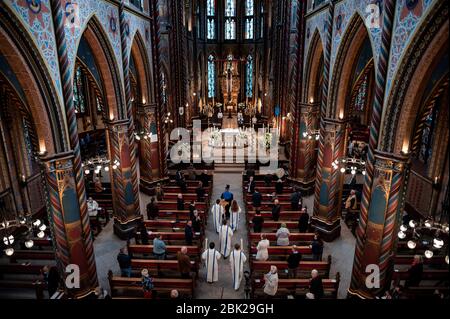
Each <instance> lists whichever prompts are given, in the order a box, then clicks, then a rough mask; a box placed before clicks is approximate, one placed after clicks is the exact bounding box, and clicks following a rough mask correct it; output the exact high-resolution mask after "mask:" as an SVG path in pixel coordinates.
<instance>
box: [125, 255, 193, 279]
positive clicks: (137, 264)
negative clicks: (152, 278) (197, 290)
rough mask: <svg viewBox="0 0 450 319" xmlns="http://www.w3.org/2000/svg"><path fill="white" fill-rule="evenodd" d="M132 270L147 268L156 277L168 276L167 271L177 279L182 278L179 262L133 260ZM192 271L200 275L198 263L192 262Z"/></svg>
mask: <svg viewBox="0 0 450 319" xmlns="http://www.w3.org/2000/svg"><path fill="white" fill-rule="evenodd" d="M131 268H132V269H135V270H139V271H141V270H142V269H144V268H146V269H148V271H149V272H151V273H153V274H155V275H158V274H160V273H162V272H164V274H165V275H167V271H169V272H171V273H172V274H173V273H176V277H179V276H180V273H179V270H178V261H177V260H152V259H132V260H131ZM191 271H193V272H195V273H196V274H197V275H198V263H197V262H196V261H193V260H191Z"/></svg>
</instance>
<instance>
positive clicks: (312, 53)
mask: <svg viewBox="0 0 450 319" xmlns="http://www.w3.org/2000/svg"><path fill="white" fill-rule="evenodd" d="M321 60H322V61H323V46H322V39H321V37H320V33H319V31H318V30H317V29H316V30H315V31H314V34H313V37H312V40H311V44H310V46H309V50H308V56H307V58H306V68H305V87H304V93H303V101H304V102H305V103H306V102H308V101H310V100H311V97H312V98H313V99H314V98H315V97H314V92H315V91H316V88H317V85H319V83H318V79H319V77H320V76H319V74H320V73H323V64H322V70H320V69H319V68H320V65H321V63H320V61H321ZM313 102H319V101H313Z"/></svg>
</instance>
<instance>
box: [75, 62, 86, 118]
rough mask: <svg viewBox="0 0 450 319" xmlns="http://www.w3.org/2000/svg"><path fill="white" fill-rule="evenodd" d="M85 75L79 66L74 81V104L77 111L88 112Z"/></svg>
mask: <svg viewBox="0 0 450 319" xmlns="http://www.w3.org/2000/svg"><path fill="white" fill-rule="evenodd" d="M85 81H86V80H85V75H84V73H83V71H82V70H81V67H80V66H78V67H77V69H76V71H75V79H74V81H73V104H74V106H75V112H76V113H80V114H83V113H85V112H86V94H85V90H86V85H85Z"/></svg>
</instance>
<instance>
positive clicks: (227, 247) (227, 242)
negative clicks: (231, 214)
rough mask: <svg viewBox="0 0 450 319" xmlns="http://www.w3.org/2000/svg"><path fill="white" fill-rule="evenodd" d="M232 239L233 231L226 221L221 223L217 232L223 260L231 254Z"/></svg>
mask: <svg viewBox="0 0 450 319" xmlns="http://www.w3.org/2000/svg"><path fill="white" fill-rule="evenodd" d="M232 238H233V230H232V229H231V227H230V225H228V224H227V220H226V219H224V220H223V221H222V226H221V227H220V231H219V239H220V253H221V254H222V255H223V257H224V258H227V257H228V256H229V255H230V253H231V240H232Z"/></svg>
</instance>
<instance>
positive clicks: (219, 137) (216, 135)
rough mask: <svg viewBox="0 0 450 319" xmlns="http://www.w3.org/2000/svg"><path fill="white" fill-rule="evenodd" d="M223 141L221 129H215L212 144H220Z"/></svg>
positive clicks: (212, 134) (212, 133) (211, 137)
mask: <svg viewBox="0 0 450 319" xmlns="http://www.w3.org/2000/svg"><path fill="white" fill-rule="evenodd" d="M220 143H222V133H221V132H220V131H213V132H211V135H210V145H213V146H219V145H220Z"/></svg>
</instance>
